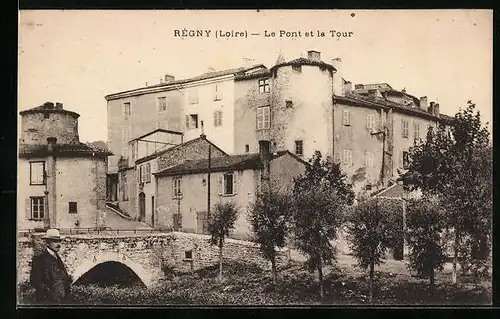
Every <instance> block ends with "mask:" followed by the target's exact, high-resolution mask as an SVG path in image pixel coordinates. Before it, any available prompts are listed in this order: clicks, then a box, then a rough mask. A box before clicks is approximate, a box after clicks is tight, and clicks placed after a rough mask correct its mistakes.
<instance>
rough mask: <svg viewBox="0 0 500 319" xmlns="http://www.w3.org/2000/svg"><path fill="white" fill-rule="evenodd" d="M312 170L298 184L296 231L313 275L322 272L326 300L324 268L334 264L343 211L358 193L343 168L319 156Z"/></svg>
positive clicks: (295, 198) (299, 178)
mask: <svg viewBox="0 0 500 319" xmlns="http://www.w3.org/2000/svg"><path fill="white" fill-rule="evenodd" d="M309 163H310V164H311V165H310V166H308V167H306V171H305V173H304V174H302V175H300V176H299V177H298V178H296V179H295V181H294V200H295V205H294V206H295V209H294V214H293V228H294V235H295V241H296V245H297V248H298V249H299V250H300V251H302V252H303V253H305V254H306V255H307V256H308V260H307V265H308V268H309V270H310V271H315V270H317V271H318V278H319V288H320V297H321V299H323V295H324V294H323V266H324V265H327V264H331V263H332V261H333V260H335V257H336V249H335V247H333V246H332V244H331V242H330V241H331V240H333V239H335V238H336V237H337V230H338V228H339V227H340V225H341V224H342V221H343V211H344V209H345V208H346V206H347V205H350V204H352V202H353V200H354V192H353V191H352V188H351V187H350V186H349V185H348V184H347V181H346V176H345V175H344V174H343V173H342V171H341V170H340V167H339V164H336V163H333V162H332V161H331V160H330V159H329V158H327V159H326V160H322V158H321V153H320V152H316V153H315V154H314V156H313V157H312V158H311V159H310V161H309Z"/></svg>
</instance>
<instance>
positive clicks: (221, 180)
mask: <svg viewBox="0 0 500 319" xmlns="http://www.w3.org/2000/svg"><path fill="white" fill-rule="evenodd" d="M223 179H224V175H223V174H220V175H219V183H218V187H217V188H218V191H219V195H222V191H223V189H224V185H223V182H224V180H223Z"/></svg>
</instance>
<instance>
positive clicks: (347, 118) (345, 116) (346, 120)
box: [342, 110, 351, 125]
mask: <svg viewBox="0 0 500 319" xmlns="http://www.w3.org/2000/svg"><path fill="white" fill-rule="evenodd" d="M342 124H344V125H351V112H349V111H348V110H344V111H343V113H342Z"/></svg>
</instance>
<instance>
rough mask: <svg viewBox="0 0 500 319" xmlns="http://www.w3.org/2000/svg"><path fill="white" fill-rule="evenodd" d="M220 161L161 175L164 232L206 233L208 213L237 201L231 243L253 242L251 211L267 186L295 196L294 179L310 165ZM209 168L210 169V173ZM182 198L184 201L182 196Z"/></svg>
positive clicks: (263, 159) (287, 160)
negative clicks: (257, 197)
mask: <svg viewBox="0 0 500 319" xmlns="http://www.w3.org/2000/svg"><path fill="white" fill-rule="evenodd" d="M268 150H269V148H268V147H261V151H260V152H259V153H247V154H242V155H231V156H221V157H218V158H213V159H211V161H210V164H209V161H208V159H201V160H197V161H187V162H184V163H182V164H179V165H176V166H173V167H170V168H167V169H164V170H161V171H158V172H157V173H155V174H154V175H155V178H156V180H157V185H158V187H157V193H156V197H157V198H158V203H157V205H158V212H159V214H158V215H159V217H158V223H159V225H161V227H165V228H173V229H176V230H182V231H186V232H196V233H206V232H207V229H206V220H207V215H208V213H207V212H208V207H210V209H211V210H212V209H213V207H214V205H215V204H216V203H224V202H228V201H232V202H234V203H235V204H236V208H237V209H238V212H239V215H238V218H237V220H236V223H235V226H234V231H233V232H232V234H231V237H233V238H238V239H249V238H250V236H251V229H250V224H249V222H248V209H249V208H250V204H251V203H252V202H254V201H255V199H256V196H257V194H258V193H259V192H260V191H261V190H262V187H263V185H264V183H268V185H272V186H273V187H274V188H275V189H276V188H279V189H280V190H282V191H286V190H290V188H291V187H292V186H293V179H294V178H295V177H297V176H298V175H299V174H302V173H303V172H304V171H305V168H306V166H307V165H308V164H307V163H306V162H304V161H303V160H301V159H300V158H298V157H297V156H295V155H293V154H292V153H290V152H288V151H281V152H276V153H269V152H268ZM208 167H210V169H208ZM179 194H181V196H179Z"/></svg>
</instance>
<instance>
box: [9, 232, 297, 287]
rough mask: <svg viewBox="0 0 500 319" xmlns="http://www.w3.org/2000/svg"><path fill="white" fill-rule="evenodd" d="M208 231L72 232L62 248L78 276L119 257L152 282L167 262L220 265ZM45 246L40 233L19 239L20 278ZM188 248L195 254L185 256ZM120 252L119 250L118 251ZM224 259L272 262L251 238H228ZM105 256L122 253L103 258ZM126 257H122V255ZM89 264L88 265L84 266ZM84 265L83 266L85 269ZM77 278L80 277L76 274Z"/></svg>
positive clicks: (188, 267)
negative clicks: (204, 233)
mask: <svg viewBox="0 0 500 319" xmlns="http://www.w3.org/2000/svg"><path fill="white" fill-rule="evenodd" d="M209 239H210V237H209V236H208V235H200V234H189V233H178V232H173V233H162V234H154V235H151V234H149V235H108V236H107V235H100V236H95V235H73V236H68V237H66V239H65V241H64V242H63V249H62V250H61V252H60V256H61V259H62V260H63V261H64V263H65V265H66V268H67V269H68V272H69V273H70V274H71V275H73V276H75V277H78V276H79V275H82V274H83V273H84V272H82V271H88V270H90V269H91V267H93V266H95V265H96V264H97V263H98V262H97V263H94V264H92V260H94V261H95V260H97V261H117V262H122V263H124V264H126V265H127V266H128V265H132V267H134V268H135V271H136V273H137V272H143V273H137V275H139V277H140V278H143V279H145V280H148V281H149V280H150V281H151V282H152V283H153V284H154V283H156V282H158V280H159V279H161V278H162V277H163V276H164V269H165V268H168V266H171V267H173V270H175V271H178V272H189V271H192V270H196V269H199V268H203V267H206V266H211V265H217V264H218V261H219V251H218V248H217V247H216V246H211V245H210V243H209ZM39 249H43V246H42V245H41V242H40V239H39V237H33V238H27V237H20V238H19V239H18V277H17V278H18V282H19V283H21V282H25V281H27V280H29V272H30V269H31V259H32V257H33V253H34V251H36V250H39ZM186 251H191V252H192V258H186V257H189V256H186ZM116 253H118V254H116ZM223 254H224V259H223V261H226V262H227V261H228V260H238V261H243V262H249V263H255V264H258V265H260V266H261V267H263V268H265V269H267V268H269V267H270V265H269V263H268V262H267V261H266V260H265V259H264V258H263V257H262V256H261V255H260V252H259V250H258V246H257V245H256V244H254V243H252V242H246V241H240V240H234V239H226V242H225V244H224V250H223ZM102 256H117V257H118V256H121V257H120V258H116V259H109V258H108V259H103V258H102ZM121 258H123V259H121ZM287 261H288V253H287V252H286V251H282V252H280V253H279V258H278V263H279V264H284V263H286V262H287ZM85 265H89V267H87V268H88V269H87V268H86V267H85ZM82 266H83V269H82ZM73 279H77V278H73Z"/></svg>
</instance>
